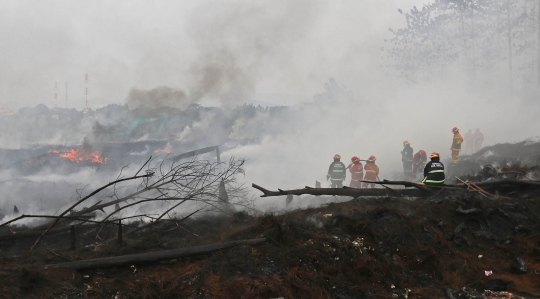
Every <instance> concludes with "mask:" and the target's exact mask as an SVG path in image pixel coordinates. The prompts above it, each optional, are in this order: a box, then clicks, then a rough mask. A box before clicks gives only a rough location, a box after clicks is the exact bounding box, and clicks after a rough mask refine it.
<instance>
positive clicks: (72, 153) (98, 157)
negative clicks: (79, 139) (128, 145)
mask: <svg viewBox="0 0 540 299" xmlns="http://www.w3.org/2000/svg"><path fill="white" fill-rule="evenodd" d="M49 154H57V155H59V156H60V157H61V158H66V159H69V160H70V161H71V162H76V163H79V162H83V161H89V162H92V163H100V164H103V163H105V162H107V160H108V158H104V157H103V155H102V154H101V153H100V152H99V151H97V150H90V151H87V150H85V148H84V146H81V147H79V148H71V149H69V150H68V151H67V152H60V151H59V150H56V149H54V150H50V151H49Z"/></svg>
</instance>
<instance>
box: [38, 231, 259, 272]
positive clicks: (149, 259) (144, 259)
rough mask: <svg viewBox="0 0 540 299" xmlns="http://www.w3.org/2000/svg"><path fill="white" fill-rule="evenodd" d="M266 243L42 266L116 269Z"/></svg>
mask: <svg viewBox="0 0 540 299" xmlns="http://www.w3.org/2000/svg"><path fill="white" fill-rule="evenodd" d="M264 242H266V239H265V238H260V239H248V240H238V241H231V242H225V243H217V244H209V245H201V246H195V247H188V248H179V249H173V250H165V251H158V252H148V253H140V254H131V255H123V256H114V257H106V258H100V259H93V260H84V261H76V262H68V263H60V264H52V265H47V266H44V267H43V268H45V269H51V268H71V269H75V270H83V269H95V268H107V267H117V266H122V265H132V264H139V263H155V262H159V261H164V260H171V259H177V258H182V257H189V256H196V255H202V254H208V253H212V252H214V251H217V250H221V249H227V248H231V247H234V246H238V245H258V244H262V243H264Z"/></svg>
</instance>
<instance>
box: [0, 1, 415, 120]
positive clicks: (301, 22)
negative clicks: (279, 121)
mask: <svg viewBox="0 0 540 299" xmlns="http://www.w3.org/2000/svg"><path fill="white" fill-rule="evenodd" d="M422 2H424V1H420V0H384V1H380V0H363V1H361V0H356V1H352V0H351V1H21V0H17V1H2V2H1V3H0V28H1V29H0V30H1V31H0V32H1V33H0V37H1V39H2V43H1V44H0V49H1V52H2V55H1V56H0V104H1V106H6V107H10V108H12V109H17V108H20V107H22V106H26V105H28V106H35V105H36V104H38V103H45V104H47V105H48V106H49V107H52V106H54V84H55V81H57V82H58V86H59V88H58V93H59V95H58V98H59V105H60V106H61V107H64V106H65V82H69V95H68V97H69V99H68V106H69V107H82V106H83V99H84V74H85V73H88V74H89V77H90V81H89V96H90V98H91V99H93V101H92V102H91V103H90V105H93V106H95V105H103V104H107V103H120V102H123V101H124V99H125V98H126V96H127V94H128V91H129V89H130V88H132V87H136V88H146V89H147V88H153V87H156V86H160V85H167V86H170V87H173V88H180V89H184V90H186V91H187V92H189V91H190V90H192V89H196V88H198V86H197V85H198V84H200V82H199V81H200V78H201V76H202V75H201V72H202V71H203V70H204V69H205V67H207V64H206V63H207V62H208V61H214V62H216V61H218V62H217V63H218V64H219V65H221V66H224V64H226V65H225V67H227V68H228V69H231V66H233V67H232V69H233V70H234V74H227V75H226V76H229V79H231V78H232V79H231V80H232V81H233V82H235V85H234V86H247V85H248V86H249V88H250V89H249V90H246V91H245V92H246V93H248V94H249V93H250V92H251V89H252V90H253V91H254V92H255V93H287V94H303V95H310V96H311V95H312V94H314V93H315V92H317V91H320V90H321V89H322V86H323V83H324V82H325V81H326V80H327V79H328V78H329V77H332V76H333V77H336V79H338V81H339V82H343V83H345V84H347V85H348V86H351V87H352V88H353V89H355V88H356V87H358V89H361V86H362V84H365V83H363V81H365V80H369V77H371V76H370V73H371V71H370V72H366V70H371V69H374V67H376V66H377V65H378V64H379V63H380V61H379V57H380V52H379V50H378V49H379V48H380V46H381V44H380V43H381V41H382V39H383V38H385V37H388V34H389V32H388V27H397V26H399V25H402V22H403V20H402V17H401V16H400V15H399V14H398V12H397V9H398V8H403V9H407V10H408V9H409V8H411V7H412V5H418V6H421V3H422ZM223 57H227V60H226V61H224V60H223ZM220 88H222V89H227V88H229V87H227V86H221V87H220ZM214 91H215V90H214ZM214 95H215V94H214ZM209 97H212V94H210V96H209Z"/></svg>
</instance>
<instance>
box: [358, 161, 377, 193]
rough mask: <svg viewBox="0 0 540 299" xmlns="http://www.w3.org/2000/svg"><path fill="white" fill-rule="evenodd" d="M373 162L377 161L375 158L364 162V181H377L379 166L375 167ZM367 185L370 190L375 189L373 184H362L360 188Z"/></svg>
mask: <svg viewBox="0 0 540 299" xmlns="http://www.w3.org/2000/svg"><path fill="white" fill-rule="evenodd" d="M375 160H377V159H376V158H375V156H370V157H369V159H368V160H367V161H366V165H365V166H364V170H365V171H366V175H365V176H364V180H365V181H378V179H377V178H378V176H379V166H377V165H375ZM368 185H371V186H370V188H375V184H374V183H366V182H364V183H363V184H362V188H367V187H368Z"/></svg>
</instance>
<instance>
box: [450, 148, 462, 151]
mask: <svg viewBox="0 0 540 299" xmlns="http://www.w3.org/2000/svg"><path fill="white" fill-rule="evenodd" d="M452 150H453V151H454V152H460V151H461V148H453V149H452Z"/></svg>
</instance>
